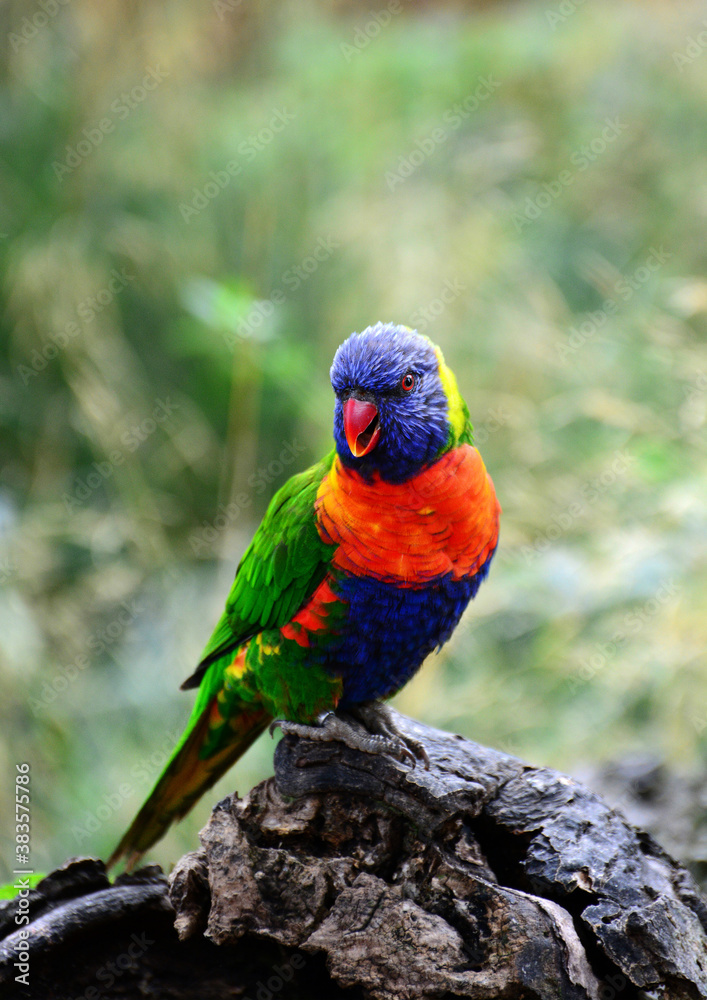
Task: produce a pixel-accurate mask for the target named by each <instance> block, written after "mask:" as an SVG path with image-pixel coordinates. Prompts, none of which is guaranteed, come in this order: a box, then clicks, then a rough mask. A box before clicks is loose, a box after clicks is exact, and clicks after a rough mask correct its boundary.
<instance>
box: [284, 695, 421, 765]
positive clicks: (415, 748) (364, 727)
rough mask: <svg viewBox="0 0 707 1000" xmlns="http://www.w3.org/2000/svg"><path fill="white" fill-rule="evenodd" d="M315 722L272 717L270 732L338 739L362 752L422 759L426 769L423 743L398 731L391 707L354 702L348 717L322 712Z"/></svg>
mask: <svg viewBox="0 0 707 1000" xmlns="http://www.w3.org/2000/svg"><path fill="white" fill-rule="evenodd" d="M317 723H318V724H317V725H313V726H308V725H303V724H302V723H300V722H288V721H287V720H286V719H274V720H273V721H272V722H271V723H270V727H269V732H270V735H271V736H272V735H273V733H274V732H275V729H278V728H279V729H281V730H282V733H283V735H284V736H298V737H299V738H300V739H303V740H315V741H316V742H329V741H332V742H336V741H338V742H340V743H344V744H345V745H346V746H347V747H350V748H351V749H352V750H360V751H362V752H363V753H370V754H381V753H387V754H390V756H391V757H394V758H395V759H396V760H399V761H409V762H410V765H411V766H412V767H415V765H416V764H417V761H418V760H421V761H423V763H424V765H425V769H426V770H428V769H429V766H430V759H429V757H428V756H427V751H426V750H425V748H424V747H423V745H422V744H421V743H420V742H419V741H418V740H415V739H413V738H412V737H411V736H406V735H405V734H404V733H402V732H400V730H399V729H398V727H397V726H396V725H395V723H394V722H393V718H392V714H391V712H390V709H389V708H388V707H387V706H385V705H383V704H381V703H380V702H370V703H368V704H364V705H357V706H356V708H355V709H353V710H352V712H351V716H350V718H349V717H348V716H347V717H342V716H339V715H335V714H334V712H325V713H322V715H320V716H319V718H318V719H317Z"/></svg>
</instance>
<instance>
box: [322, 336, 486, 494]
mask: <svg viewBox="0 0 707 1000" xmlns="http://www.w3.org/2000/svg"><path fill="white" fill-rule="evenodd" d="M331 384H332V386H333V388H334V392H335V393H336V405H335V407H334V438H335V440H336V450H337V452H338V454H339V457H340V459H341V461H342V462H343V463H344V465H346V466H348V467H349V468H353V469H356V470H357V471H358V472H360V473H361V475H362V476H364V477H365V478H366V479H370V478H371V476H372V475H373V474H374V473H376V472H377V473H379V475H380V477H381V479H384V480H386V481H388V482H393V483H399V482H404V481H405V480H406V479H409V478H410V477H411V476H413V475H415V474H416V473H418V472H419V471H420V470H421V469H422V468H424V467H425V466H426V465H429V464H430V463H431V462H434V461H435V459H437V458H438V457H439V456H440V455H441V454H442V453H443V452H445V451H446V450H447V449H449V448H452V447H455V446H456V445H458V444H462V443H465V442H468V443H471V424H470V423H469V411H468V410H467V408H466V404H465V403H464V400H463V399H462V397H461V396H460V394H459V390H458V388H457V383H456V379H455V377H454V375H453V374H452V372H451V371H450V369H449V368H448V367H447V366H446V364H445V363H444V357H443V356H442V352H441V351H440V349H439V348H438V347H436V346H435V345H434V344H433V343H432V342H431V341H430V340H428V339H427V337H423V336H422V335H421V334H419V333H417V332H416V331H415V330H410V329H408V328H407V327H405V326H396V325H395V324H393V323H377V324H376V325H375V326H369V327H368V329H367V330H364V331H363V333H354V334H352V335H351V336H350V337H349V339H348V340H346V341H345V342H344V343H343V344H342V345H341V347H340V348H339V350H338V351H337V352H336V355H335V356H334V362H333V364H332V366H331Z"/></svg>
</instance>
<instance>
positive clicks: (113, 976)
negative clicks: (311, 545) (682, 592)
mask: <svg viewBox="0 0 707 1000" xmlns="http://www.w3.org/2000/svg"><path fill="white" fill-rule="evenodd" d="M398 719H399V724H400V725H401V727H402V728H403V729H404V730H406V731H407V732H409V733H410V734H411V735H413V736H415V737H416V738H417V739H420V740H422V741H423V742H424V744H425V746H426V748H427V751H428V753H429V756H430V759H431V767H430V770H429V771H425V770H423V769H422V768H421V767H420V766H418V767H417V768H415V769H414V770H411V769H410V767H409V766H408V765H406V764H400V763H398V762H396V761H394V760H393V759H391V758H387V757H386V758H373V757H370V756H367V755H365V754H361V753H358V752H356V751H352V750H349V749H347V748H346V747H343V746H341V745H339V744H314V743H308V742H304V741H298V740H294V739H290V738H287V739H285V740H283V741H282V742H281V743H280V744H279V746H278V748H277V751H276V754H275V777H274V778H271V779H269V780H268V781H266V782H263V783H261V784H260V785H258V786H257V787H256V788H254V789H253V790H252V791H251V792H250V794H249V795H247V796H246V798H245V799H238V798H237V797H236V796H231V797H229V798H227V799H224V800H223V801H222V802H220V803H219V804H218V805H217V806H216V808H215V809H214V812H213V814H212V817H211V820H210V822H209V824H208V825H207V827H206V828H205V829H204V830H203V831H202V834H201V841H202V847H201V849H200V850H199V851H195V852H193V853H190V854H187V855H186V856H185V857H184V858H182V859H181V861H180V862H179V863H178V864H177V866H176V868H175V870H174V872H173V873H172V876H171V878H170V888H169V892H168V887H167V881H166V879H165V878H164V876H163V875H162V874H161V872H160V871H159V869H155V868H147V869H143V871H142V872H140V873H138V874H137V875H136V876H133V877H129V878H123V879H121V880H119V882H118V883H117V884H116V885H115V886H113V887H110V886H109V884H108V881H107V879H106V877H105V874H104V872H103V870H102V866H101V864H100V862H94V861H90V860H87V859H84V860H81V861H75V862H73V863H70V864H68V865H67V866H65V868H64V869H60V870H59V871H58V872H56V873H55V874H54V875H52V876H50V878H49V879H47V880H45V882H44V883H43V884H42V885H41V886H40V887H38V889H37V890H35V892H34V893H33V894H32V898H31V908H32V909H31V912H32V917H33V920H32V923H31V925H30V956H31V957H30V969H31V972H30V981H31V983H32V986H31V990H30V991H26V990H19V989H18V990H16V989H15V987H14V986H13V980H14V974H15V973H14V969H13V965H12V962H13V959H14V958H15V957H16V955H17V949H18V946H19V944H21V942H20V941H19V939H18V937H17V933H16V932H15V933H12V934H10V935H9V936H6V937H5V939H4V941H3V942H2V944H0V995H2V996H3V997H4V996H8V997H11V996H15V995H17V996H36V997H42V998H43V1000H54V998H62V1000H64V998H65V997H72V998H74V997H79V996H83V997H86V1000H98V997H133V996H134V997H138V996H139V997H170V998H172V997H174V998H180V1000H186V998H195V1000H196V998H198V1000H209V998H210V997H219V998H221V997H241V998H242V997H250V998H251V1000H253V998H255V1000H272V998H274V997H277V998H278V1000H286V998H296V997H308V998H311V997H312V996H313V995H317V996H323V997H326V998H327V1000H336V998H337V997H342V998H343V997H349V998H353V1000H355V998H380V1000H398V998H410V1000H413V998H420V1000H423V998H425V1000H426V998H443V1000H451V998H452V997H470V998H478V1000H487V998H488V1000H491V998H494V1000H496V998H499V1000H500V998H502V1000H516V998H517V1000H521V998H523V1000H546V998H547V1000H556V998H566V1000H587V998H589V1000H611V998H613V997H620V998H621V1000H638V998H646V997H664V998H669V1000H683V998H686V1000H687V998H690V1000H692V998H697V997H707V934H706V933H705V928H706V927H707V903H706V902H705V900H704V898H703V897H701V896H700V894H699V891H698V890H697V888H696V886H695V883H694V882H693V880H692V878H691V876H690V875H689V874H688V872H687V871H686V870H685V869H684V868H682V867H681V865H680V864H678V863H677V862H676V861H674V860H673V859H672V858H670V857H669V856H668V855H667V854H666V853H665V852H664V851H663V850H662V849H661V848H660V847H659V846H658V845H657V844H656V843H655V842H654V841H653V840H652V839H651V838H650V837H649V836H648V835H646V834H643V833H641V832H639V831H637V830H635V829H634V828H632V827H631V826H629V825H628V824H627V823H626V821H625V820H624V819H623V818H622V817H621V815H620V814H618V813H617V812H615V811H613V810H612V809H611V808H610V807H609V806H608V805H606V804H605V803H604V802H603V801H602V800H601V799H600V798H599V797H598V796H597V795H595V794H594V793H592V792H590V791H588V790H587V789H586V788H584V787H583V786H581V785H580V784H578V783H577V782H575V781H574V780H572V779H571V778H568V777H565V776H564V775H562V774H558V773H557V772H554V771H550V770H545V769H538V768H534V767H531V766H529V765H527V764H524V763H523V762H522V761H520V760H518V759H516V758H514V757H510V756H508V755H506V754H502V753H499V752H497V751H495V750H490V749H487V748H484V747H480V746H478V745H477V744H475V743H471V742H469V741H467V740H463V739H462V738H461V737H458V736H452V735H450V734H448V733H441V732H439V731H437V730H433V729H429V728H428V727H425V726H422V725H420V724H419V723H415V722H413V721H412V720H409V719H405V718H404V717H402V716H399V717H398ZM13 905H14V904H12V903H11V904H8V905H7V906H5V909H4V920H5V923H4V924H3V911H2V910H0V937H1V936H4V935H6V934H7V933H8V930H14V925H13V924H12V923H11V921H12V917H13V914H14V910H13V909H12V907H13ZM110 963H113V964H112V965H111V964H110ZM110 980H112V981H110ZM92 990H93V991H94V992H91V991H92Z"/></svg>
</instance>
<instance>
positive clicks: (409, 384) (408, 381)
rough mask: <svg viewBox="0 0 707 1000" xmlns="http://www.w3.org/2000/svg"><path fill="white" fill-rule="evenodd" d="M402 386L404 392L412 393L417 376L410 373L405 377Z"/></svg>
mask: <svg viewBox="0 0 707 1000" xmlns="http://www.w3.org/2000/svg"><path fill="white" fill-rule="evenodd" d="M400 386H401V388H402V390H403V392H412V390H413V388H414V386H415V376H414V375H413V374H412V372H408V373H407V375H403V377H402V381H401V382H400Z"/></svg>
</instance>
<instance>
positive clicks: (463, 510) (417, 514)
mask: <svg viewBox="0 0 707 1000" xmlns="http://www.w3.org/2000/svg"><path fill="white" fill-rule="evenodd" d="M316 512H317V523H318V528H319V533H320V535H321V537H322V538H323V539H324V540H325V541H326V542H330V543H334V544H336V545H338V548H337V550H336V553H335V555H334V558H333V560H332V563H333V566H334V567H337V568H339V569H341V570H344V571H345V572H348V573H352V574H354V575H356V576H372V577H375V578H376V579H379V580H386V581H390V582H395V583H396V584H397V585H398V586H408V587H416V586H424V585H425V584H427V583H430V582H431V581H434V580H435V579H436V578H439V577H446V576H448V575H449V574H450V573H451V574H452V577H453V578H454V579H457V580H460V579H462V578H464V577H469V576H473V575H474V574H475V573H476V572H477V571H478V570H479V569H480V568H481V567H482V566H483V564H484V563H485V562H486V560H487V559H488V558H489V556H490V555H491V554H492V552H493V550H494V549H495V547H496V542H497V540H498V520H499V515H500V513H501V508H500V505H499V503H498V500H497V499H496V493H495V491H494V488H493V483H492V482H491V478H490V476H489V475H488V473H487V472H486V468H485V466H484V463H483V461H482V459H481V456H480V455H479V453H478V451H477V450H476V448H472V447H471V446H470V445H462V446H460V447H459V448H455V449H453V450H452V451H450V452H447V453H446V454H445V455H443V456H442V457H441V458H440V459H438V461H437V462H435V463H434V464H433V465H431V466H429V468H427V469H425V470H424V471H423V472H421V473H419V475H417V476H415V477H414V478H413V479H410V480H408V481H407V482H405V483H386V482H383V481H382V480H381V479H380V478H379V477H378V476H376V477H374V478H373V479H372V480H371V481H370V482H366V480H364V479H362V477H361V476H360V475H359V474H358V473H357V472H355V471H354V470H352V469H347V468H346V467H345V466H343V465H342V464H341V462H340V460H339V458H338V456H337V457H336V458H335V460H334V464H333V466H332V468H331V471H330V472H329V474H328V475H327V476H326V477H325V479H324V480H323V482H322V485H321V487H320V488H319V492H318V494H317V501H316Z"/></svg>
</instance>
